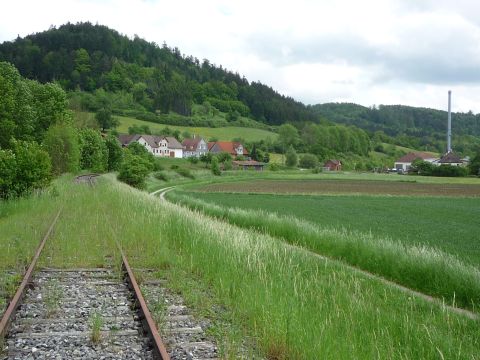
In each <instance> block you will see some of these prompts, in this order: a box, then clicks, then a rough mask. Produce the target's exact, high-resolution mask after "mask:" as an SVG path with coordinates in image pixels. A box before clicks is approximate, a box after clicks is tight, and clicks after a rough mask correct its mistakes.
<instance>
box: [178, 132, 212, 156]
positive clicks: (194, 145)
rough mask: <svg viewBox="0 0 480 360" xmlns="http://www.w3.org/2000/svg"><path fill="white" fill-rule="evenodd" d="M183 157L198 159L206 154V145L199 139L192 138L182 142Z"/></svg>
mask: <svg viewBox="0 0 480 360" xmlns="http://www.w3.org/2000/svg"><path fill="white" fill-rule="evenodd" d="M182 146H183V157H185V158H188V157H193V156H195V157H200V156H202V155H205V154H206V153H207V152H208V144H207V143H206V141H205V140H203V139H202V138H201V137H195V136H194V137H193V139H185V140H183V142H182Z"/></svg>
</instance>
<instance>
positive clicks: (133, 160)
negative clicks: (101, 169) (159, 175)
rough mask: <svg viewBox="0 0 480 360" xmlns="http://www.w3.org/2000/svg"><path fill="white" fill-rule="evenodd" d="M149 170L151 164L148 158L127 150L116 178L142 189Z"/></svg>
mask: <svg viewBox="0 0 480 360" xmlns="http://www.w3.org/2000/svg"><path fill="white" fill-rule="evenodd" d="M150 171H151V164H150V162H149V161H148V160H146V159H145V158H144V157H142V156H139V155H134V154H131V153H130V152H128V153H127V154H126V155H125V158H124V160H123V163H122V165H121V166H120V171H119V174H118V180H120V181H123V182H124V183H126V184H128V185H130V186H133V187H136V188H138V189H143V188H144V187H145V179H146V178H147V175H148V174H149V173H150Z"/></svg>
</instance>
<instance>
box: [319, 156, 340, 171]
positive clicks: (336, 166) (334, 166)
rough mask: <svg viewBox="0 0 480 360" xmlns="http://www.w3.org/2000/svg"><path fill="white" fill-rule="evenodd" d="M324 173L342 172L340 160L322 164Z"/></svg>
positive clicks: (330, 160) (331, 160)
mask: <svg viewBox="0 0 480 360" xmlns="http://www.w3.org/2000/svg"><path fill="white" fill-rule="evenodd" d="M323 169H324V170H326V171H342V162H341V161H340V160H335V159H329V160H327V161H325V164H323Z"/></svg>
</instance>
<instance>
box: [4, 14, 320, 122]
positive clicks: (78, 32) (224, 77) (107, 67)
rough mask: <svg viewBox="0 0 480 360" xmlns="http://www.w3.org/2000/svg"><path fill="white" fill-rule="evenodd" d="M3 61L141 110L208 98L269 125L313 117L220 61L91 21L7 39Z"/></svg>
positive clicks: (183, 110) (185, 109) (184, 106)
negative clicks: (117, 97) (118, 95)
mask: <svg viewBox="0 0 480 360" xmlns="http://www.w3.org/2000/svg"><path fill="white" fill-rule="evenodd" d="M1 60H3V61H8V62H11V63H13V64H14V65H15V66H16V67H17V68H18V70H19V71H20V73H21V74H22V75H23V76H25V77H28V78H31V79H36V80H39V81H41V82H47V81H57V82H59V83H60V84H61V85H62V86H63V87H64V88H65V89H66V90H76V89H79V90H84V91H90V92H93V91H95V90H97V89H100V88H102V89H105V90H106V91H108V92H124V93H126V94H128V96H127V97H128V99H123V100H124V101H125V102H127V101H130V100H131V102H132V104H133V106H136V107H138V108H140V109H144V110H146V111H156V110H161V111H162V112H164V113H167V112H169V111H174V112H177V113H179V114H181V115H190V114H191V110H192V104H193V103H194V102H195V103H197V104H202V103H204V102H209V103H210V104H211V105H213V106H214V107H215V108H217V109H218V110H220V111H222V112H225V113H232V114H233V115H234V116H235V115H236V114H237V113H238V114H239V115H242V116H251V117H253V118H254V119H255V120H257V121H261V122H264V123H266V124H270V125H278V124H282V123H285V122H299V121H317V116H316V115H315V114H314V113H313V112H312V111H311V110H309V109H308V108H307V107H306V106H305V105H304V104H302V103H300V102H298V101H295V100H294V99H292V98H290V97H286V96H283V95H281V94H279V93H278V92H276V91H274V90H273V89H272V88H271V87H268V86H266V85H263V84H261V83H259V82H249V81H247V79H245V78H244V77H242V76H240V75H239V74H237V73H233V72H231V71H228V70H226V69H224V68H223V67H222V66H221V65H220V66H216V65H213V64H211V63H210V62H209V61H208V60H207V59H204V60H202V61H200V60H199V59H197V58H194V57H192V56H185V55H182V54H181V52H180V50H179V49H178V48H169V47H168V46H167V45H166V44H163V45H162V46H158V45H157V44H155V43H149V42H147V41H145V40H143V39H141V38H139V37H138V36H135V37H134V38H133V39H130V38H128V37H127V36H124V35H121V34H120V33H118V32H117V31H115V30H112V29H109V28H108V27H106V26H102V25H93V24H91V23H88V22H87V23H78V24H70V23H68V24H66V25H62V26H60V27H59V28H55V27H52V28H50V29H49V30H47V31H44V32H40V33H36V34H33V35H29V36H26V37H25V38H20V37H19V38H17V39H15V40H14V41H12V42H4V43H2V44H1V45H0V61H1ZM132 104H131V105H132ZM90 110H92V109H90Z"/></svg>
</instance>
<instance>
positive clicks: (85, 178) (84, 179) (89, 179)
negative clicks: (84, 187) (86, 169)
mask: <svg viewBox="0 0 480 360" xmlns="http://www.w3.org/2000/svg"><path fill="white" fill-rule="evenodd" d="M97 176H100V174H85V175H79V176H77V177H75V179H74V181H75V182H76V183H77V184H80V183H88V185H90V186H93V185H95V180H94V178H95V177H97Z"/></svg>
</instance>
